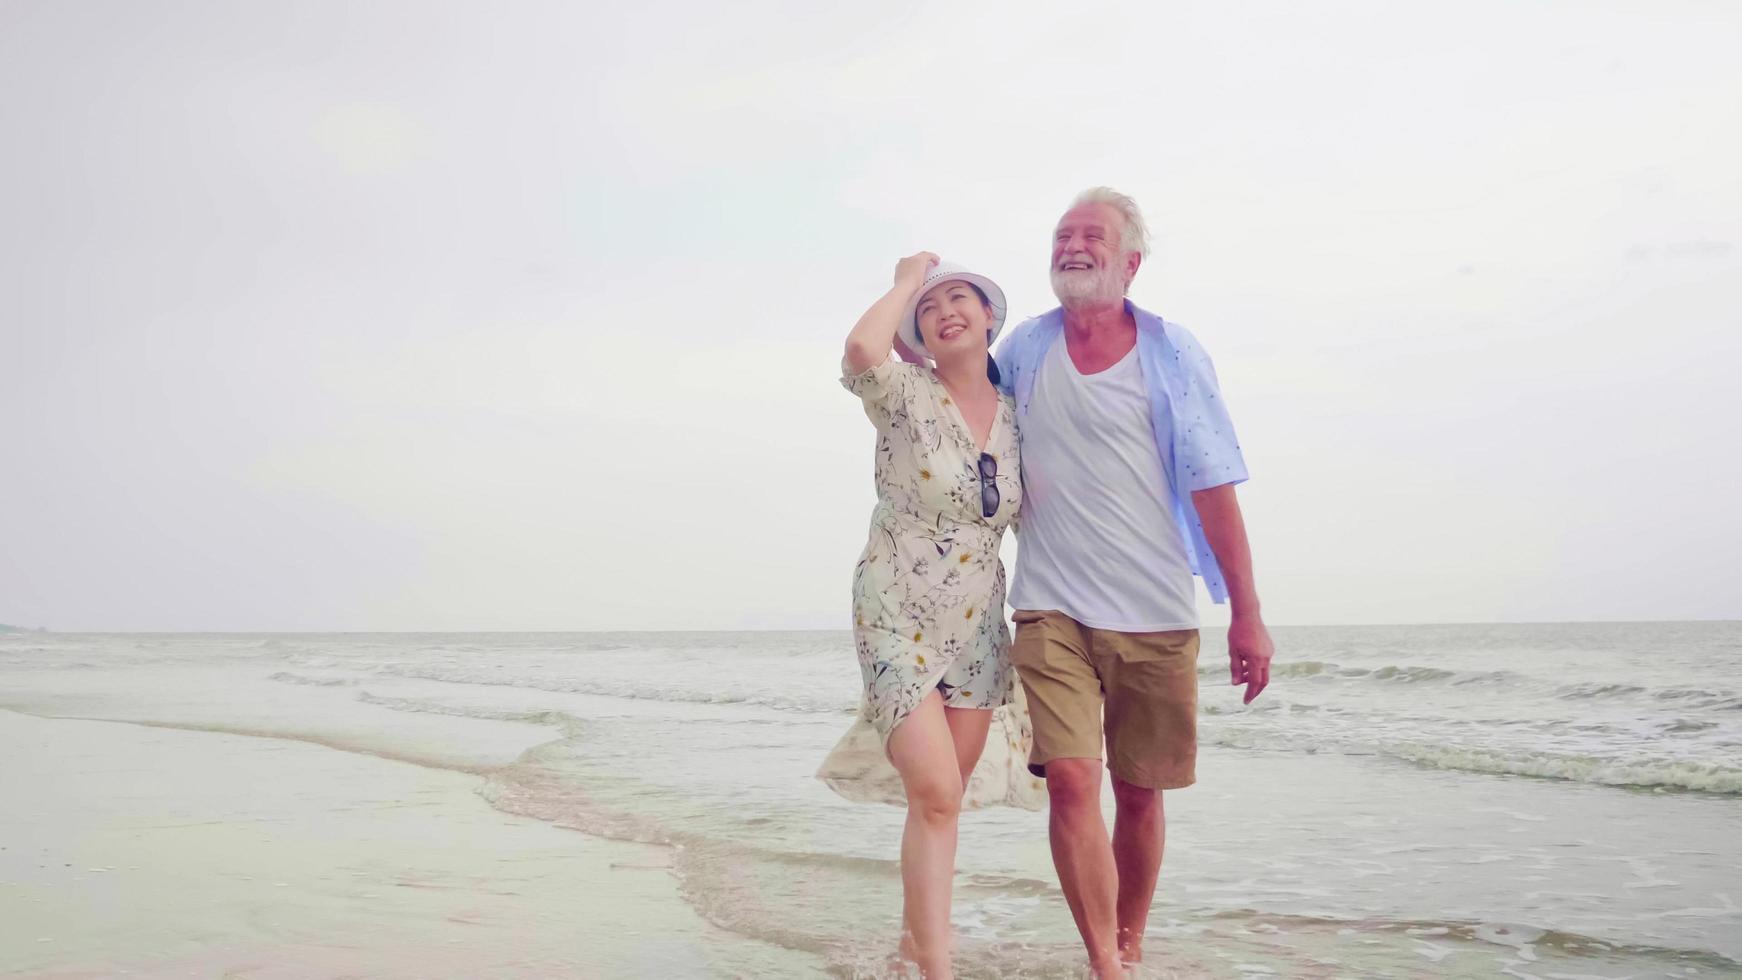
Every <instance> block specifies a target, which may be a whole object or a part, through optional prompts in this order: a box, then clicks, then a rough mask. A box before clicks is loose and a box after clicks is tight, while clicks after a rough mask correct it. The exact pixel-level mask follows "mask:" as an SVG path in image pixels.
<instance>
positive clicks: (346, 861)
mask: <svg viewBox="0 0 1742 980" xmlns="http://www.w3.org/2000/svg"><path fill="white" fill-rule="evenodd" d="M0 760H5V761H4V762H0V774H3V775H4V778H5V782H6V784H7V789H8V795H9V797H10V798H11V799H12V800H14V801H15V805H14V806H12V807H8V808H7V809H6V811H5V812H3V813H0V841H4V844H0V886H4V887H0V919H3V920H4V921H6V922H7V923H8V927H7V929H6V930H4V935H0V974H6V975H24V974H28V975H30V976H36V977H44V978H56V980H72V978H96V977H109V976H136V977H139V976H144V977H152V976H163V977H168V976H176V977H185V976H188V975H190V974H192V975H199V976H246V977H250V978H274V977H286V978H288V977H308V976H339V975H346V974H349V975H367V976H370V977H407V978H410V977H435V976H451V977H483V976H526V975H553V974H558V975H560V974H568V975H581V976H589V977H640V976H747V975H758V976H809V975H815V973H816V972H817V971H818V970H819V969H820V964H817V963H815V961H814V960H813V959H812V958H811V957H809V956H806V955H805V954H802V953H795V952H792V951H790V950H785V949H779V948H776V947H769V946H767V945H766V944H762V943H757V942H754V941H753V940H749V939H746V938H744V937H741V936H737V935H735V934H733V933H729V932H726V931H725V930H722V929H719V928H717V927H715V926H713V925H711V924H709V923H707V922H705V921H704V920H703V919H702V918H701V917H700V915H699V914H698V913H696V912H695V911H694V910H693V909H692V908H690V906H688V905H687V904H686V903H685V902H684V901H683V899H682V898H681V896H680V895H679V893H678V882H677V880H676V878H675V877H674V876H673V875H672V873H671V871H670V867H671V858H670V853H669V849H668V848H665V847H663V846H661V845H654V844H633V843H627V842H622V841H614V840H608V839H604V838H599V837H594V836H592V835H588V834H585V833H584V832H581V831H577V830H573V829H570V828H563V827H558V826H555V825H553V824H549V823H545V822H542V821H539V820H535V819H532V818H528V817H520V816H515V815H512V814H508V813H504V812H502V811H499V810H497V809H495V808H493V807H491V806H490V805H489V803H488V802H486V801H485V800H484V799H483V798H481V797H480V796H479V795H478V792H477V789H478V786H479V785H480V783H479V777H478V776H476V775H470V774H466V773H463V772H456V771H451V770H445V769H437V768H430V767H426V766H421V765H417V764H415V763H411V762H407V761H401V760H394V759H388V758H383V757H380V756H375V755H367V754H362V753H357V752H349V751H345V750H342V749H336V748H331V747H325V746H322V745H319V744H313V743H310V742H308V741H306V740H296V739H284V738H274V737H270V736H256V735H239V734H232V733H222V732H210V731H197V730H187V729H178V728H171V727H165V726H159V725H140V724H135V723H129V722H115V721H99V720H87V719H67V718H49V717H42V716H38V715H32V714H25V713H21V712H16V711H12V710H0Z"/></svg>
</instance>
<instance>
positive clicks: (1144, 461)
mask: <svg viewBox="0 0 1742 980" xmlns="http://www.w3.org/2000/svg"><path fill="white" fill-rule="evenodd" d="M1148 245H1149V242H1148V231H1147V230H1146V229H1145V227H1144V224H1143V215H1142V212H1140V211H1139V210H1138V207H1137V203H1136V202H1135V201H1133V200H1132V199H1131V198H1129V197H1126V196H1125V195H1123V194H1120V193H1118V192H1117V191H1114V190H1111V189H1109V188H1105V187H1097V188H1094V189H1092V190H1088V191H1085V192H1083V193H1082V194H1081V195H1079V196H1078V197H1077V199H1076V201H1075V202H1073V203H1072V204H1071V207H1070V209H1069V210H1068V211H1066V212H1065V214H1064V217H1063V218H1061V219H1059V222H1058V226H1057V227H1056V228H1055V229H1054V231H1053V243H1052V286H1053V292H1054V293H1055V294H1056V295H1057V296H1058V300H1059V304H1060V305H1059V308H1058V309H1055V310H1053V311H1052V312H1050V313H1047V314H1045V315H1043V316H1040V317H1036V318H1035V319H1032V320H1029V321H1027V322H1026V323H1023V324H1022V325H1020V326H1018V327H1017V328H1016V329H1015V331H1014V332H1013V333H1012V334H1011V336H1010V338H1009V339H1008V340H1006V341H1005V342H1004V343H1003V344H1002V345H1001V346H1000V347H999V350H998V357H997V359H998V366H999V369H1000V371H1001V373H1002V375H1003V383H1004V384H1005V385H1006V386H1007V387H1008V389H1009V390H1010V391H1011V392H1012V393H1014V395H1015V398H1016V413H1017V424H1018V428H1019V431H1020V433H1021V440H1022V443H1021V445H1022V471H1023V484H1024V488H1025V492H1024V498H1023V503H1022V515H1021V521H1022V523H1021V536H1020V538H1019V541H1020V548H1019V551H1018V554H1017V561H1016V578H1015V582H1014V584H1013V586H1012V588H1011V590H1010V603H1011V606H1012V607H1014V608H1015V609H1016V615H1015V619H1016V624H1017V625H1016V641H1015V643H1014V645H1013V646H1012V649H1011V659H1012V660H1013V661H1014V662H1015V664H1016V669H1017V672H1018V674H1019V675H1020V676H1021V678H1022V682H1023V687H1024V689H1025V691H1026V693H1027V695H1028V704H1029V708H1030V711H1031V712H1032V713H1033V720H1034V749H1033V754H1032V755H1031V757H1030V759H1029V768H1030V769H1031V770H1033V771H1034V772H1035V773H1036V774H1037V775H1042V776H1045V777H1046V784H1047V792H1048V795H1049V797H1050V799H1051V818H1050V824H1049V832H1050V835H1051V840H1052V855H1053V863H1054V865H1055V866H1056V867H1057V869H1058V875H1059V884H1060V886H1061V887H1062V888H1063V890H1064V893H1065V900H1066V901H1067V902H1069V903H1070V908H1071V915H1072V916H1073V917H1075V919H1076V923H1077V929H1078V930H1079V931H1080V932H1081V933H1082V936H1083V943H1084V945H1086V946H1087V947H1088V952H1089V961H1090V965H1091V966H1092V967H1093V969H1094V971H1095V973H1096V975H1097V976H1100V977H1113V976H1122V975H1123V969H1124V967H1123V966H1122V963H1123V964H1130V963H1136V962H1138V961H1139V960H1141V959H1142V958H1143V932H1144V927H1145V924H1146V922H1147V920H1148V918H1149V904H1150V900H1151V898H1152V897H1153V896H1154V894H1155V882H1156V877H1157V875H1158V874H1159V873H1160V870H1161V852H1162V844H1163V840H1164V836H1165V834H1164V820H1163V812H1162V795H1161V794H1162V790H1166V789H1178V788H1181V787H1185V786H1189V785H1191V784H1192V782H1193V781H1194V780H1195V779H1196V774H1195V765H1196V760H1197V720H1196V714H1197V655H1198V631H1197V626H1198V617H1197V610H1196V604H1195V595H1196V590H1195V589H1194V586H1193V582H1192V575H1193V573H1196V574H1198V575H1200V576H1202V578H1203V580H1204V585H1205V587H1206V589H1207V590H1208V592H1209V593H1210V596H1211V598H1213V599H1214V600H1215V601H1217V602H1224V601H1230V600H1231V601H1232V604H1233V606H1232V614H1233V618H1232V623H1231V625H1230V626H1229V629H1228V658H1229V666H1230V667H1231V669H1232V676H1233V683H1234V684H1245V685H1246V692H1245V699H1246V701H1247V703H1250V702H1251V701H1252V699H1253V698H1255V697H1257V696H1258V694H1259V692H1261V691H1263V690H1264V686H1265V684H1266V683H1267V682H1268V681H1269V678H1270V658H1271V654H1272V645H1271V641H1270V634H1269V632H1268V631H1267V630H1266V629H1265V627H1264V621H1263V619H1262V618H1260V616H1259V611H1258V592H1257V590H1256V588H1255V587H1254V585H1253V581H1252V557H1251V552H1250V550H1249V548H1248V547H1247V542H1246V529H1245V525H1244V523H1243V522H1242V520H1241V517H1240V505H1239V503H1238V502H1237V501H1236V500H1235V497H1234V485H1235V484H1237V483H1239V482H1241V481H1243V480H1245V479H1246V466H1245V462H1244V461H1243V459H1242V458H1241V454H1240V446H1239V443H1238V442H1236V441H1235V438H1234V427H1233V424H1232V423H1231V422H1230V421H1229V417H1228V411H1227V407H1226V405H1225V404H1224V403H1223V400H1222V397H1221V393H1220V392H1219V391H1218V390H1217V385H1216V374H1215V370H1214V368H1213V367H1212V366H1211V364H1210V358H1209V355H1207V354H1206V353H1204V350H1203V348H1201V347H1199V346H1198V343H1197V340H1196V339H1195V338H1193V337H1192V335H1191V334H1190V333H1188V332H1186V330H1185V329H1184V328H1182V327H1180V326H1178V325H1176V324H1173V323H1169V322H1167V321H1165V320H1163V319H1162V318H1161V317H1158V316H1156V315H1155V314H1153V313H1150V312H1148V311H1146V310H1143V309H1140V308H1138V307H1137V306H1135V305H1134V304H1132V303H1131V302H1129V301H1128V300H1127V299H1126V298H1125V294H1126V292H1127V291H1128V290H1129V288H1130V286H1131V281H1132V279H1133V277H1135V276H1136V275H1137V270H1138V268H1139V267H1140V266H1141V265H1142V264H1143V259H1144V256H1145V255H1146V254H1148ZM1103 740H1104V741H1105V745H1106V766H1107V769H1108V770H1110V772H1111V774H1112V777H1113V796H1114V800H1115V803H1116V818H1115V820H1114V824H1113V835H1112V838H1111V839H1109V838H1108V835H1107V827H1106V824H1105V822H1104V821H1103V820H1102V817H1101V803H1100V800H1101V765H1102V761H1101V760H1102V744H1103Z"/></svg>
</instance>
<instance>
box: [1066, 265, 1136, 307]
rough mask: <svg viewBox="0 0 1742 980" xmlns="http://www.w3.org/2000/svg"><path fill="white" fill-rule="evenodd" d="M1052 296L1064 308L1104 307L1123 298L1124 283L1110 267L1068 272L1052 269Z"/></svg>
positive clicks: (1116, 270) (1115, 270)
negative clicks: (1077, 306)
mask: <svg viewBox="0 0 1742 980" xmlns="http://www.w3.org/2000/svg"><path fill="white" fill-rule="evenodd" d="M1052 294H1053V295H1054V296H1057V297H1058V301H1059V302H1060V303H1063V304H1064V305H1066V306H1075V305H1078V304H1084V305H1106V304H1111V303H1117V302H1119V300H1121V299H1123V298H1124V297H1125V283H1124V280H1123V277H1121V276H1120V275H1119V270H1118V269H1116V268H1114V267H1112V266H1102V267H1100V268H1098V269H1071V270H1068V271H1066V270H1063V269H1059V268H1057V267H1054V268H1053V270H1052Z"/></svg>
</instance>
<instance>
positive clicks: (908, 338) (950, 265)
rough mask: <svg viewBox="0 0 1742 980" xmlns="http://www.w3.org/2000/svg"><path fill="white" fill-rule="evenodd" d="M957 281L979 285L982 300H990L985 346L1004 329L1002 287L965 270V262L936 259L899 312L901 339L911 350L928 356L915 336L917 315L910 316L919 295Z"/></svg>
mask: <svg viewBox="0 0 1742 980" xmlns="http://www.w3.org/2000/svg"><path fill="white" fill-rule="evenodd" d="M957 281H960V282H967V283H973V284H974V285H976V286H979V287H980V291H981V292H983V293H985V294H986V302H988V303H990V304H992V334H991V336H990V337H988V338H987V340H986V343H987V346H991V343H992V341H994V340H997V339H998V332H999V331H1000V330H1003V329H1004V311H1005V309H1006V307H1005V303H1004V290H1002V289H999V288H998V284H997V283H995V282H993V281H992V280H990V279H988V278H986V277H985V276H982V275H980V274H979V273H978V272H969V271H968V269H967V268H966V267H965V266H960V265H957V264H956V263H954V262H949V261H939V262H938V264H937V265H934V266H932V267H931V269H930V270H929V271H928V272H926V274H925V282H922V283H920V285H919V288H918V289H916V290H914V291H913V298H912V299H910V300H908V301H907V308H906V309H904V310H902V312H901V340H902V342H903V343H905V344H906V345H907V346H908V347H910V348H912V350H913V352H914V353H915V354H918V355H919V356H921V357H931V352H930V351H928V350H926V349H925V341H924V340H921V339H920V336H919V319H918V318H917V317H915V316H914V312H915V311H916V310H918V309H919V300H920V297H922V296H924V295H925V294H926V293H927V292H929V291H930V290H931V288H932V287H933V286H936V285H939V284H940V283H946V282H957Z"/></svg>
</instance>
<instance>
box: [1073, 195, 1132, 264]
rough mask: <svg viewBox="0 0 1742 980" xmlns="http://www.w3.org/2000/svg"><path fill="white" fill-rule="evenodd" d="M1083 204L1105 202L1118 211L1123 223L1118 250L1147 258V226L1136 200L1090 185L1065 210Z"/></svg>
mask: <svg viewBox="0 0 1742 980" xmlns="http://www.w3.org/2000/svg"><path fill="white" fill-rule="evenodd" d="M1085 204H1105V205H1107V206H1108V207H1111V208H1112V209H1113V210H1115V211H1117V212H1119V216H1120V217H1121V218H1123V219H1124V224H1125V226H1124V227H1123V228H1121V229H1119V248H1120V250H1121V251H1123V252H1125V253H1126V254H1130V253H1132V252H1136V253H1137V254H1138V255H1141V256H1143V257H1144V258H1149V226H1148V225H1146V224H1144V223H1143V211H1142V210H1141V209H1139V208H1138V207H1137V202H1136V201H1134V200H1132V199H1131V198H1130V197H1129V196H1127V195H1125V194H1121V193H1119V192H1118V191H1116V190H1114V189H1113V188H1111V187H1091V188H1089V189H1088V190H1086V191H1084V192H1082V193H1081V194H1078V195H1077V199H1076V200H1074V201H1072V202H1071V206H1070V208H1066V209H1065V210H1067V211H1069V210H1071V209H1072V208H1080V207H1082V206H1083V205H1085Z"/></svg>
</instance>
